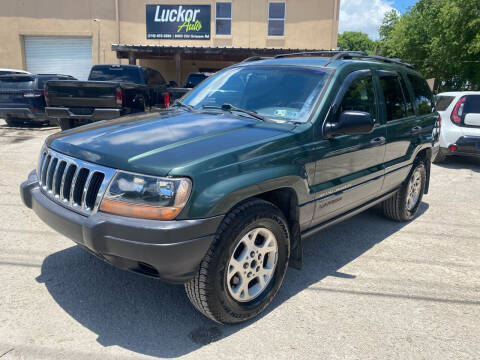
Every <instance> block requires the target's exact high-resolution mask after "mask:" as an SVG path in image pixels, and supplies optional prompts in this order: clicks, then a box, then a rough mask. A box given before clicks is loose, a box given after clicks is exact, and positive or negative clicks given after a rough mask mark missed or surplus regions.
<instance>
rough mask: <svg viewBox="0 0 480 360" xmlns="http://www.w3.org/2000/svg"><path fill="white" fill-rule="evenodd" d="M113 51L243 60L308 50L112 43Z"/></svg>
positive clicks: (138, 56)
mask: <svg viewBox="0 0 480 360" xmlns="http://www.w3.org/2000/svg"><path fill="white" fill-rule="evenodd" d="M112 51H115V52H116V53H117V58H119V59H130V60H133V61H134V60H135V59H161V58H166V59H171V58H172V57H174V56H181V58H182V60H199V59H202V60H213V61H242V60H244V59H245V58H248V57H252V56H274V55H277V54H285V53H295V52H301V51H308V50H307V49H280V48H233V47H202V46H193V47H183V46H168V45H129V44H112Z"/></svg>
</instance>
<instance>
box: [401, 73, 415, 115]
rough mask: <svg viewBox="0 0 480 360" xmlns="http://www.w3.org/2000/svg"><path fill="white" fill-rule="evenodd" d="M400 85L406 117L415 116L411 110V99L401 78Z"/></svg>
mask: <svg viewBox="0 0 480 360" xmlns="http://www.w3.org/2000/svg"><path fill="white" fill-rule="evenodd" d="M399 79H400V84H401V85H402V91H403V97H404V99H405V106H406V107H407V116H413V115H415V111H414V110H413V103H412V98H411V97H410V93H409V92H408V88H407V84H406V83H405V80H404V79H403V77H400V78H399Z"/></svg>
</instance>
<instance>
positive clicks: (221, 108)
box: [202, 104, 268, 121]
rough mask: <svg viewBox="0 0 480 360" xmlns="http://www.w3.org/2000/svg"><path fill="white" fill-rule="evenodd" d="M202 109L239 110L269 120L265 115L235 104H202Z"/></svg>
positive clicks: (259, 118)
mask: <svg viewBox="0 0 480 360" xmlns="http://www.w3.org/2000/svg"><path fill="white" fill-rule="evenodd" d="M202 109H217V110H223V111H228V112H230V113H231V112H232V111H237V112H241V113H244V114H247V115H250V116H252V117H254V118H256V119H258V120H262V121H268V120H267V119H266V118H265V117H263V116H262V115H259V114H258V113H257V112H256V111H250V110H246V109H242V108H238V107H236V106H233V105H232V104H223V105H222V106H217V105H203V106H202Z"/></svg>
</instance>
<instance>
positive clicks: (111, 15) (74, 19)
mask: <svg viewBox="0 0 480 360" xmlns="http://www.w3.org/2000/svg"><path fill="white" fill-rule="evenodd" d="M117 1H118V4H119V6H118V10H119V18H120V21H119V35H120V36H119V39H117V24H116V16H115V14H116V12H115V3H116V0H22V1H19V0H2V1H0V68H1V67H7V68H18V69H24V68H25V59H24V51H23V36H26V35H42V36H89V37H91V38H92V46H93V49H92V58H93V61H94V63H97V62H100V63H116V62H118V60H117V58H116V54H115V53H114V52H112V51H111V44H112V43H117V41H118V42H119V43H122V44H145V45H149V44H153V45H175V46H176V45H180V46H207V47H208V46H210V47H223V46H227V47H245V48H248V47H253V48H264V47H269V48H308V49H333V48H336V46H337V31H338V12H339V0H285V3H286V22H285V36H284V37H268V36H267V17H268V0H233V1H232V35H231V36H215V10H214V8H215V1H213V0H182V1H175V0H159V1H151V0H135V1H134V0H117ZM277 1H280V0H277ZM152 3H153V4H155V3H158V4H210V5H211V6H212V15H211V39H210V40H207V41H202V40H200V41H198V40H197V41H195V40H147V39H146V25H145V5H146V4H152ZM95 18H97V19H100V20H101V21H100V22H94V21H93V19H95ZM99 30H100V42H99V39H98V38H99V36H98V32H99ZM99 44H100V47H99ZM98 58H99V60H100V61H98ZM123 61H124V60H123ZM145 61H146V60H145ZM147 62H151V61H147ZM153 66H154V67H156V68H158V67H162V66H163V65H161V62H159V61H158V60H157V62H154V63H153ZM168 66H174V65H171V64H170V65H168ZM197 67H198V66H197ZM200 67H202V66H200ZM203 67H210V66H208V65H207V66H203ZM183 68H184V71H187V72H188V71H189V69H193V68H195V66H191V65H188V64H187V63H184V64H183Z"/></svg>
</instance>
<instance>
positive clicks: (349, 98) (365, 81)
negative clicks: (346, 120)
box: [340, 76, 377, 119]
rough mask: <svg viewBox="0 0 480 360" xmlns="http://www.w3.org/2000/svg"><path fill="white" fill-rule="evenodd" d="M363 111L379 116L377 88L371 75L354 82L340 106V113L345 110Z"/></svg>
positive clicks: (373, 117) (373, 116) (374, 116)
mask: <svg viewBox="0 0 480 360" xmlns="http://www.w3.org/2000/svg"><path fill="white" fill-rule="evenodd" d="M348 110H351V111H363V112H367V113H369V114H370V115H371V116H372V119H375V118H376V117H377V105H376V100H375V90H374V87H373V80H372V77H371V76H368V77H362V78H359V79H356V80H354V81H353V82H352V84H351V85H350V87H349V88H348V90H347V92H346V93H345V96H344V98H343V100H342V104H341V106H340V113H342V112H344V111H348Z"/></svg>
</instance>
